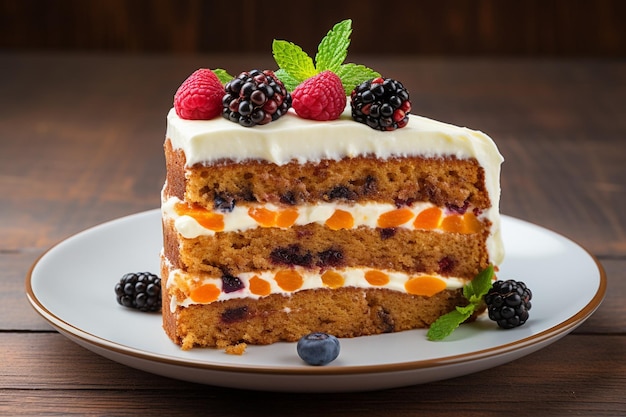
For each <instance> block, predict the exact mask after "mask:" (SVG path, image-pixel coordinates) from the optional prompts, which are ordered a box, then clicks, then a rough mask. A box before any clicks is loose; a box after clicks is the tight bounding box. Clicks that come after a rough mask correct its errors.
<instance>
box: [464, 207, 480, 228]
mask: <svg viewBox="0 0 626 417" xmlns="http://www.w3.org/2000/svg"><path fill="white" fill-rule="evenodd" d="M481 227H482V224H481V223H480V220H478V219H477V218H476V215H475V214H474V213H472V212H467V213H465V214H464V215H463V233H478V232H480V228H481Z"/></svg>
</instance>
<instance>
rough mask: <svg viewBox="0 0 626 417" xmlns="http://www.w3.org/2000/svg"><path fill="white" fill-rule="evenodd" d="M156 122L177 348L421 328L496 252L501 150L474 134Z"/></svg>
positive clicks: (292, 118) (348, 121)
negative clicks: (160, 128) (162, 127)
mask: <svg viewBox="0 0 626 417" xmlns="http://www.w3.org/2000/svg"><path fill="white" fill-rule="evenodd" d="M167 123H168V127H167V140H166V143H165V155H166V160H167V182H166V184H165V187H164V189H163V195H162V199H163V201H162V203H163V204H162V209H163V227H164V252H163V259H162V277H163V281H164V291H163V299H164V302H163V304H164V308H163V314H164V324H165V329H166V330H167V333H168V334H169V336H170V337H171V338H172V339H173V340H174V341H175V342H177V343H179V344H181V345H182V346H183V348H190V347H192V346H196V345H197V346H215V345H217V344H218V343H220V342H221V343H226V344H231V343H237V342H241V341H243V342H247V343H253V344H267V343H273V342H276V341H279V340H286V341H294V340H297V339H298V338H299V337H301V336H302V335H304V334H306V333H307V332H311V331H324V332H327V333H331V334H334V335H336V336H338V337H352V336H360V335H366V334H375V333H383V332H391V331H400V330H406V329H412V328H419V327H427V326H428V325H429V324H430V323H432V322H433V321H434V320H435V319H437V318H438V317H439V316H440V315H442V314H444V313H446V312H448V311H450V310H452V309H453V308H454V307H455V306H456V305H463V304H464V303H466V302H465V301H464V299H463V297H462V293H461V287H462V286H463V285H464V284H465V283H466V282H467V281H468V280H471V279H472V278H473V277H474V276H475V275H476V274H477V273H478V272H479V271H481V270H482V269H484V268H485V267H487V266H488V265H489V264H496V265H497V264H498V263H499V262H500V261H501V258H502V247H501V241H500V231H499V224H500V220H499V212H498V200H499V194H500V189H499V171H500V163H501V161H502V159H501V156H500V154H499V153H498V150H497V148H496V146H495V145H494V143H493V141H492V140H491V139H490V138H489V137H487V136H486V135H484V134H482V133H480V132H476V131H471V130H468V129H464V128H459V127H455V126H452V125H448V124H444V123H440V122H436V121H433V120H429V119H426V118H422V117H418V116H413V115H412V116H410V123H409V124H408V125H407V126H406V127H405V128H403V129H398V130H395V131H393V132H382V131H377V130H374V129H371V128H369V127H368V126H366V125H363V124H359V123H355V122H354V121H353V120H352V118H351V116H350V113H349V112H348V111H346V112H344V114H343V115H342V116H341V118H340V119H338V120H335V121H330V122H323V123H320V122H315V121H310V120H305V119H302V118H299V117H298V116H297V115H295V114H293V113H288V114H287V115H285V116H283V117H282V118H281V119H280V120H278V121H276V122H274V123H271V124H268V125H267V126H257V127H255V128H252V129H251V128H245V127H242V126H239V125H237V124H234V123H231V122H229V121H227V120H225V119H214V120H209V121H195V120H183V119H180V118H179V117H178V116H177V115H176V113H175V112H174V111H171V112H170V113H169V115H168V118H167Z"/></svg>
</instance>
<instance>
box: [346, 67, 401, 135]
mask: <svg viewBox="0 0 626 417" xmlns="http://www.w3.org/2000/svg"><path fill="white" fill-rule="evenodd" d="M350 104H351V106H352V118H353V119H354V120H356V121H357V122H359V123H365V124H366V125H368V126H369V127H371V128H372V129H376V130H385V131H387V130H395V129H399V128H402V127H404V126H406V125H407V123H408V122H409V113H410V111H411V102H410V101H409V92H408V91H407V90H406V88H404V86H403V85H402V83H401V82H399V81H396V80H394V79H392V78H382V77H378V78H374V79H373V80H368V81H365V82H363V83H361V84H360V85H358V86H357V87H356V88H355V89H354V90H353V91H352V93H351V94H350Z"/></svg>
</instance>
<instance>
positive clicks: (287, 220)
mask: <svg viewBox="0 0 626 417" xmlns="http://www.w3.org/2000/svg"><path fill="white" fill-rule="evenodd" d="M297 219H298V210H296V209H287V210H281V211H279V212H278V214H277V215H276V226H278V227H283V228H287V227H291V226H293V224H294V223H295V222H296V220H297Z"/></svg>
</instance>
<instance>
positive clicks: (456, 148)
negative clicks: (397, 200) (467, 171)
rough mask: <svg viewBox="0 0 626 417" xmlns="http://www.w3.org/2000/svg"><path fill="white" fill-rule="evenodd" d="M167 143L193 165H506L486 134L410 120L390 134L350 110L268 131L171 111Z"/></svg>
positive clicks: (283, 121) (291, 119)
mask: <svg viewBox="0 0 626 417" xmlns="http://www.w3.org/2000/svg"><path fill="white" fill-rule="evenodd" d="M166 135H167V137H168V138H169V139H170V140H171V142H172V146H173V148H174V149H182V150H183V151H184V153H185V157H186V159H187V165H188V166H193V165H195V164H198V163H200V164H211V163H212V162H215V161H219V160H223V159H230V160H233V161H235V162H241V161H245V160H251V159H252V160H264V161H268V162H272V163H275V164H278V165H284V164H286V163H288V162H290V161H292V160H296V161H298V162H299V163H305V162H318V161H320V160H323V159H333V160H338V159H342V158H344V157H356V156H365V155H375V156H376V157H378V158H389V157H394V156H398V157H403V156H415V155H425V156H427V157H431V156H432V157H436V156H441V155H454V156H456V157H458V158H460V159H464V158H472V157H473V158H476V159H477V160H478V161H479V162H482V164H481V165H485V164H487V165H489V166H494V165H500V164H501V163H502V161H503V158H502V156H501V155H500V153H499V152H498V149H497V147H496V145H495V143H494V142H493V140H492V139H491V138H490V137H489V136H487V135H485V134H484V133H482V132H479V131H475V130H471V129H467V128H464V127H458V126H454V125H451V124H447V123H443V122H438V121H436V120H432V119H428V118H425V117H421V116H416V115H410V122H409V124H408V125H407V126H406V127H404V128H402V129H397V130H394V131H390V132H382V131H378V130H375V129H371V128H370V127H368V126H367V125H365V124H362V123H356V122H355V121H354V120H353V119H352V117H351V115H350V106H349V105H348V106H347V107H346V109H345V110H344V112H343V114H342V115H341V117H340V118H339V119H337V120H332V121H325V122H317V121H311V120H307V119H303V118H301V117H298V116H297V115H296V114H295V113H294V112H293V110H290V111H289V112H288V113H287V114H286V115H284V116H283V117H281V118H280V119H278V120H276V121H275V122H272V123H269V124H267V125H264V126H255V127H253V128H246V127H243V126H240V125H238V124H236V123H233V122H230V121H228V120H226V119H224V118H221V117H218V118H215V119H212V120H184V119H181V118H179V117H178V116H177V115H176V112H175V111H174V109H171V110H170V112H169V114H168V116H167V132H166Z"/></svg>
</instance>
